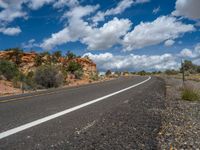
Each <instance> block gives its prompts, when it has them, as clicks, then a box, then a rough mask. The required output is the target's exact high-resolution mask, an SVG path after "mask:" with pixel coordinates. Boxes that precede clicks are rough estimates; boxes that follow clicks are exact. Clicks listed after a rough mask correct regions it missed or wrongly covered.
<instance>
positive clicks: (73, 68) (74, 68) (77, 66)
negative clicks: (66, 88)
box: [67, 61, 83, 74]
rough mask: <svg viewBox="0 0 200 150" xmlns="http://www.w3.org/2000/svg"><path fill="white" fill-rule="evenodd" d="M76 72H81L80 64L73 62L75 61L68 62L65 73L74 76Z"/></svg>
mask: <svg viewBox="0 0 200 150" xmlns="http://www.w3.org/2000/svg"><path fill="white" fill-rule="evenodd" d="M77 70H83V68H82V66H81V64H79V63H77V62H75V61H71V62H69V64H68V66H67V71H69V72H71V73H72V74H74V72H75V71H77Z"/></svg>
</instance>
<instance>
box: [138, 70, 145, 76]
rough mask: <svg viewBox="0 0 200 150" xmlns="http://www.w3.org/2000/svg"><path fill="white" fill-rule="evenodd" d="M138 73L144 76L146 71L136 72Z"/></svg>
mask: <svg viewBox="0 0 200 150" xmlns="http://www.w3.org/2000/svg"><path fill="white" fill-rule="evenodd" d="M138 75H141V76H145V75H147V72H146V71H144V70H142V71H140V72H138Z"/></svg>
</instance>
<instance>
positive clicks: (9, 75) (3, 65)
mask: <svg viewBox="0 0 200 150" xmlns="http://www.w3.org/2000/svg"><path fill="white" fill-rule="evenodd" d="M18 74H19V70H18V68H17V66H16V65H15V64H14V63H12V62H9V61H7V60H0V75H3V76H4V77H5V78H6V79H7V80H11V79H13V78H14V77H15V76H17V75H18Z"/></svg>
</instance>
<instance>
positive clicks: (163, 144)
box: [158, 78, 200, 150]
mask: <svg viewBox="0 0 200 150" xmlns="http://www.w3.org/2000/svg"><path fill="white" fill-rule="evenodd" d="M165 81H166V85H167V94H166V102H165V105H166V109H165V110H164V111H163V113H162V116H163V117H162V127H161V130H160V132H159V134H158V141H159V142H158V149H197V150H198V149H200V101H196V102H191V101H184V100H182V99H181V96H180V92H181V90H180V89H181V86H182V82H181V80H179V79H174V78H165ZM186 84H189V85H190V86H191V85H192V86H193V87H194V88H196V89H200V83H199V82H194V81H187V82H186Z"/></svg>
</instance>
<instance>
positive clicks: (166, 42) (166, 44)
mask: <svg viewBox="0 0 200 150" xmlns="http://www.w3.org/2000/svg"><path fill="white" fill-rule="evenodd" d="M174 43H175V41H174V40H171V39H170V40H167V41H165V43H164V44H165V46H168V47H169V46H172V45H174Z"/></svg>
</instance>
